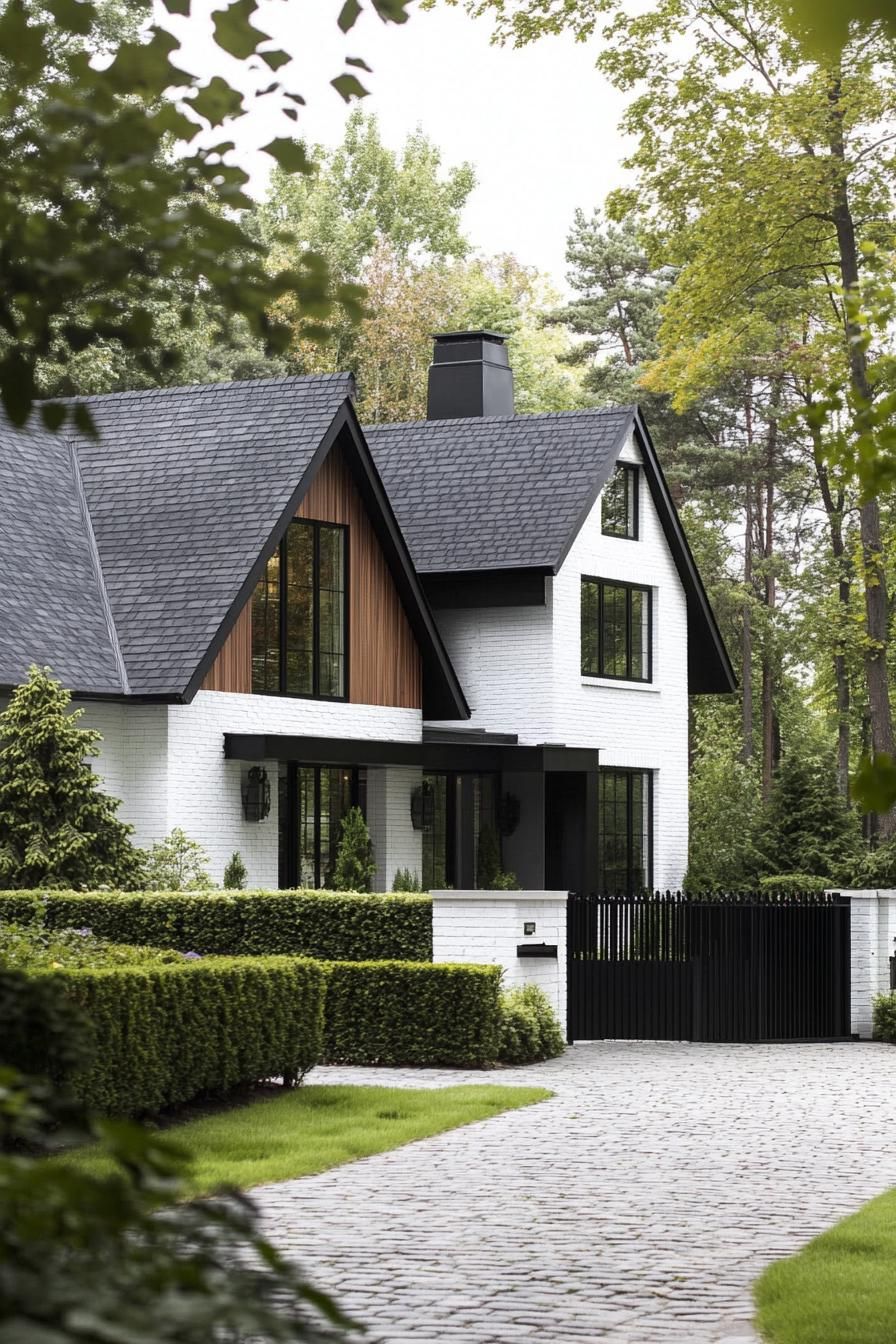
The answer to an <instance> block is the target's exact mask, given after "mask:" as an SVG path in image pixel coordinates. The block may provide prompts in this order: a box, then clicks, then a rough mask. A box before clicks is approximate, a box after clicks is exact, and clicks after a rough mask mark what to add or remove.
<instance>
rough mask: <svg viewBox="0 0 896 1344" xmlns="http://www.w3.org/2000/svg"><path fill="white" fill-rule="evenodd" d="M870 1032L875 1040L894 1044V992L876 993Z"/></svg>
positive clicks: (895, 1015) (895, 1034) (895, 1039)
mask: <svg viewBox="0 0 896 1344" xmlns="http://www.w3.org/2000/svg"><path fill="white" fill-rule="evenodd" d="M871 1024H872V1025H871V1034H872V1036H873V1037H874V1039H875V1040H876V1041H889V1042H890V1044H891V1045H893V1044H896V994H878V995H876V996H875V999H874V1008H873V1012H872V1018H871Z"/></svg>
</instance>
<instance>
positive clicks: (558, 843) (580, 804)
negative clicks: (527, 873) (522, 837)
mask: <svg viewBox="0 0 896 1344" xmlns="http://www.w3.org/2000/svg"><path fill="white" fill-rule="evenodd" d="M586 781H587V776H586V774H585V772H584V771H583V770H571V771H569V772H563V773H561V772H559V771H551V772H549V773H548V774H546V775H545V781H544V783H545V799H544V868H545V874H544V875H545V887H546V888H547V890H548V891H586V890H587V889H588V887H589V885H590V883H589V881H588V875H587V872H586V819H587V800H586V792H587V791H586Z"/></svg>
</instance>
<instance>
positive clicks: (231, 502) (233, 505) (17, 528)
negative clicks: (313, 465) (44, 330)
mask: <svg viewBox="0 0 896 1344" xmlns="http://www.w3.org/2000/svg"><path fill="white" fill-rule="evenodd" d="M352 386H353V384H352V379H351V376H350V375H348V374H331V375H325V376H321V377H310V378H278V379H265V380H259V381H256V382H243V383H213V384H209V385H207V386H203V387H183V388H165V389H160V390H152V391H146V392H124V393H119V394H114V395H111V396H104V397H87V398H84V400H85V401H87V402H88V404H89V406H90V409H91V413H92V415H93V417H94V420H95V422H96V424H97V426H98V429H99V432H100V433H99V438H98V439H90V438H87V437H79V438H77V440H76V443H75V445H74V447H75V449H76V453H77V459H76V461H75V454H74V452H73V449H72V447H71V446H70V445H69V443H68V442H67V441H66V437H65V433H66V432H65V431H63V433H62V434H61V435H59V436H54V435H49V434H47V433H45V432H43V431H40V430H32V431H29V432H23V431H19V432H16V431H14V430H11V429H10V428H9V427H8V426H6V425H5V424H4V425H2V426H0V593H2V596H0V684H15V683H16V682H17V681H19V680H20V679H21V673H22V671H23V670H24V668H23V663H24V667H27V665H28V663H29V662H32V661H35V660H37V661H40V662H47V663H48V664H49V665H50V666H51V667H52V668H53V670H54V671H55V672H56V673H57V675H59V676H60V678H61V679H62V680H63V681H64V682H65V684H66V685H69V686H72V687H73V688H75V689H77V690H79V691H101V692H106V693H115V692H118V693H120V692H121V691H122V690H129V691H130V692H131V693H132V694H134V695H178V694H181V693H182V692H183V691H184V690H185V689H186V687H187V685H188V683H189V681H190V678H191V677H192V676H193V674H194V673H195V671H196V669H197V667H198V665H199V663H200V661H201V660H202V658H203V656H204V655H205V653H206V651H207V650H208V648H209V645H210V644H211V641H212V639H213V638H214V636H215V634H216V633H217V631H218V629H219V628H220V626H221V623H222V622H223V620H224V619H225V617H226V616H227V613H228V611H229V610H230V607H231V605H232V603H233V601H234V598H235V596H236V594H237V593H238V591H239V589H240V586H241V585H242V584H243V583H244V582H245V580H246V577H247V575H248V574H249V571H250V570H251V569H252V566H253V565H254V564H255V563H256V562H257V560H258V558H259V555H260V554H261V551H262V550H263V548H264V546H265V544H266V542H267V541H268V539H269V537H270V535H271V533H272V531H273V528H274V526H275V525H276V523H277V522H278V520H279V519H280V517H281V515H282V513H283V511H284V509H286V508H287V506H288V504H289V501H290V498H291V496H292V495H293V494H294V493H295V491H296V489H297V487H298V484H299V482H300V480H301V478H302V476H303V474H304V472H305V470H306V469H307V467H308V465H309V463H310V462H311V459H312V457H313V456H314V453H315V452H316V451H317V449H318V448H319V447H320V444H321V440H322V439H323V438H324V436H325V435H326V433H327V430H328V429H329V427H330V425H331V424H332V422H333V420H334V418H335V417H336V415H337V412H338V411H339V410H340V408H341V407H342V406H343V404H344V402H345V400H346V398H347V397H348V395H349V393H350V391H351V389H352ZM76 466H79V467H80V478H81V481H82V483H83V493H84V498H85V499H86V506H87V508H86V509H83V508H82V507H81V505H80V504H79V490H78V488H77V472H76V471H75V469H74V468H75V467H76ZM88 511H89V517H88V516H87V514H88ZM91 524H92V534H91ZM92 535H93V536H95V539H96V548H97V551H98V554H99V560H100V562H101V566H102V577H103V579H104V580H105V593H106V594H107V597H108V608H109V610H111V615H112V618H113V620H114V630H115V631H117V637H118V643H119V646H120V651H121V656H122V657H123V661H124V667H125V669H126V676H127V686H126V687H125V686H123V684H122V676H121V672H120V669H119V665H118V663H117V662H116V659H115V648H114V642H113V638H112V636H111V635H110V631H109V626H108V623H107V621H106V610H105V608H104V605H103V600H102V598H103V594H102V588H101V586H100V579H99V574H98V567H97V566H96V565H94V566H93V567H91V546H92V544H93V543H92V539H91V538H92Z"/></svg>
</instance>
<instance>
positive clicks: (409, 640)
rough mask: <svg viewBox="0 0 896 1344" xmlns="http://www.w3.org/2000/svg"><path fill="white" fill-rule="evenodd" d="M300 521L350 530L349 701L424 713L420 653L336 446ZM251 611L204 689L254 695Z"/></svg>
mask: <svg viewBox="0 0 896 1344" xmlns="http://www.w3.org/2000/svg"><path fill="white" fill-rule="evenodd" d="M296 517H297V518H308V519H315V520H316V521H318V522H323V523H343V524H345V525H346V526H347V527H348V529H349V533H348V536H349V545H348V550H349V557H348V595H349V648H348V664H349V697H348V698H349V700H350V701H351V703H352V704H356V705H390V706H394V707H396V708H400V709H420V708H421V706H422V704H423V670H422V664H421V659H420V652H419V649H418V648H417V643H416V641H415V639H414V635H413V632H412V631H411V627H410V624H409V622H408V618H407V616H406V615H405V611H404V607H403V606H402V604H401V598H400V597H399V595H398V590H397V589H396V587H395V584H394V582H393V580H392V575H391V573H390V571H389V566H388V564H387V563H386V558H385V556H384V555H383V552H382V551H381V549H380V545H379V541H378V540H377V536H376V533H375V532H374V529H373V525H372V523H371V521H370V519H369V518H368V516H367V512H366V510H365V508H364V505H363V502H362V500H361V497H360V495H359V494H358V491H357V489H356V487H355V483H354V481H353V480H352V476H351V472H350V471H349V469H348V467H347V465H346V463H345V460H344V458H343V455H342V451H341V449H340V448H339V446H338V444H337V445H336V446H334V448H333V449H332V451H331V452H330V454H329V456H328V457H327V459H326V461H325V462H324V463H323V465H322V466H321V468H320V470H319V472H318V473H317V476H316V477H315V478H314V480H313V481H312V483H311V486H310V488H309V490H308V493H307V494H306V496H305V498H304V499H303V500H302V503H301V504H300V505H299V508H298V510H297V511H296ZM251 606H252V604H251V601H250V602H249V603H248V604H247V606H246V607H245V608H244V609H243V611H242V612H241V613H240V615H239V617H238V619H237V622H236V625H235V626H234V628H233V630H232V631H231V632H230V634H229V635H228V637H227V639H226V640H225V642H224V644H223V645H222V647H221V651H220V652H219V654H218V656H217V658H216V659H215V661H214V663H213V664H212V667H211V670H210V671H209V673H208V676H207V677H206V679H205V681H204V682H203V683H202V687H203V690H207V691H251V689H252V624H251Z"/></svg>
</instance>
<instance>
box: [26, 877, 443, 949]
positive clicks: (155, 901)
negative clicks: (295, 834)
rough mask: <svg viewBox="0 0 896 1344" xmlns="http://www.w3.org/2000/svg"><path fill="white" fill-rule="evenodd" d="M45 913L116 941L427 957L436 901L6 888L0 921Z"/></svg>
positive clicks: (59, 924)
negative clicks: (28, 890)
mask: <svg viewBox="0 0 896 1344" xmlns="http://www.w3.org/2000/svg"><path fill="white" fill-rule="evenodd" d="M40 918H43V919H44V921H45V923H46V924H47V926H48V927H49V928H55V929H60V928H85V927H86V928H89V929H92V931H93V932H94V933H95V934H96V936H97V937H98V938H104V939H107V940H108V941H109V942H114V943H136V944H140V945H148V946H153V947H173V948H177V950H178V951H180V952H199V953H200V954H201V955H215V954H217V955H220V956H230V957H245V956H280V955H284V956H300V957H317V958H319V959H320V960H322V961H379V960H383V961H388V960H398V961H431V960H432V900H431V898H430V897H429V896H419V895H392V894H389V895H383V896H378V895H377V896H371V895H358V894H355V893H339V892H321V891H221V892H185V891H176V892H155V891H154V892H72V891H47V892H9V891H0V920H3V921H9V922H14V923H24V922H26V921H31V920H34V919H40Z"/></svg>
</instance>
